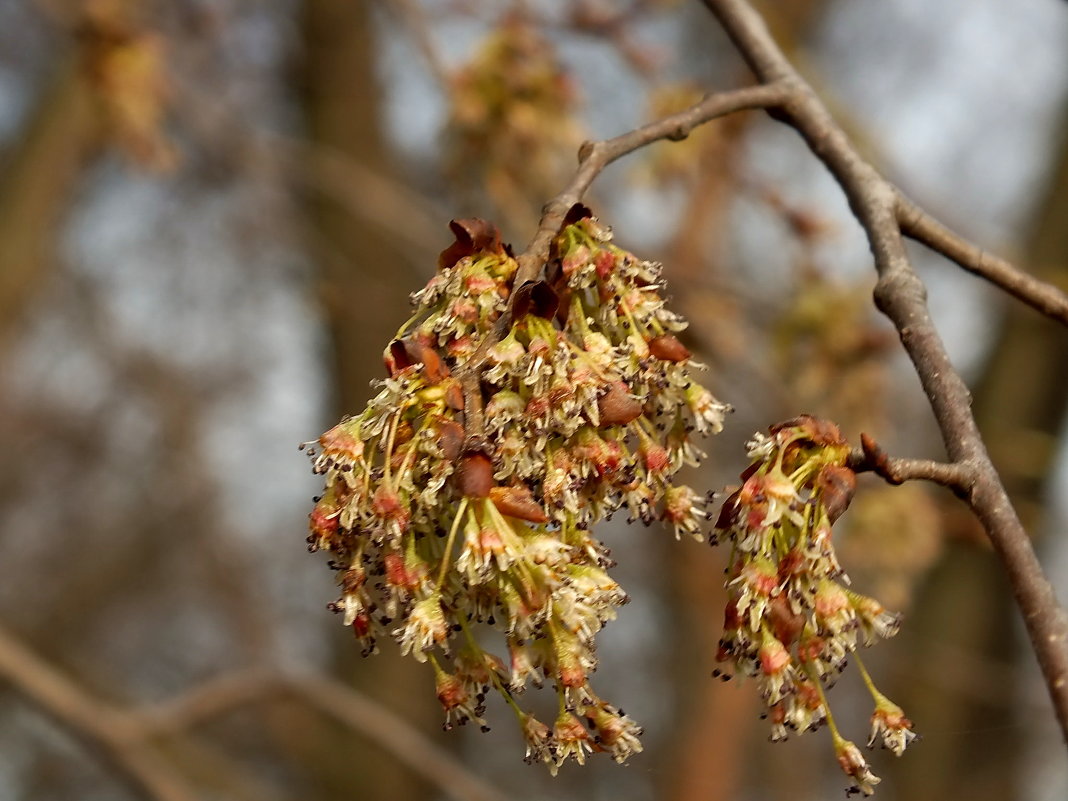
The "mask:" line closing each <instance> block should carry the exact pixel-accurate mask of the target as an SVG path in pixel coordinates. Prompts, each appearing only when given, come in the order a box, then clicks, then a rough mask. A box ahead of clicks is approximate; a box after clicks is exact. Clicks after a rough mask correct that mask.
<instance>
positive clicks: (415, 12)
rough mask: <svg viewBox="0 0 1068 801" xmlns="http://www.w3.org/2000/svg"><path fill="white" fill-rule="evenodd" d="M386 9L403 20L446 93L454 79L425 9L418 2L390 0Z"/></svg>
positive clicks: (433, 74) (427, 64)
mask: <svg viewBox="0 0 1068 801" xmlns="http://www.w3.org/2000/svg"><path fill="white" fill-rule="evenodd" d="M385 5H386V8H389V9H391V10H392V9H395V10H396V11H397V14H398V15H399V16H400V18H401V22H402V23H403V24H404V26H405V27H406V28H407V29H408V32H409V33H410V34H411V36H412V39H413V41H414V43H415V47H416V49H417V50H418V51H419V54H420V55H421V56H422V57H423V60H424V61H426V66H427V69H428V70H429V71H430V74H431V75H432V76H433V78H434V80H435V81H437V83H438V85H439V86H441V88H442V89H443V90H445V91H446V92H447V91H448V90H449V88H450V87H451V86H452V78H451V75H450V73H449V68H448V67H447V66H446V65H445V59H443V58H442V57H441V53H440V52H439V51H438V48H437V45H436V44H435V43H434V37H433V35H432V34H431V32H430V30H431V25H430V22H429V20H427V18H426V11H425V9H423V8H421V7H420V6H419V4H418V3H417V2H416V0H390V2H387V3H386V4H385Z"/></svg>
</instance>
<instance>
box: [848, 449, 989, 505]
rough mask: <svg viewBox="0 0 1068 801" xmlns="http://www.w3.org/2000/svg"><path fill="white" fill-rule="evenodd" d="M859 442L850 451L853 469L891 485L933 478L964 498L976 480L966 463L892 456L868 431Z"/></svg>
mask: <svg viewBox="0 0 1068 801" xmlns="http://www.w3.org/2000/svg"><path fill="white" fill-rule="evenodd" d="M860 444H861V447H860V448H859V449H855V450H853V451H852V452H851V453H850V454H849V461H848V465H849V467H850V469H852V470H853V471H854V472H857V473H864V472H871V473H875V475H877V476H879V477H880V478H882V479H883V480H885V481H886V482H887V483H888V484H895V485H896V484H904V483H905V482H906V481H915V480H920V481H931V482H933V483H935V484H941V485H942V486H943V487H946V488H947V489H951V490H953V492H954V493H956V494H957V495H959V496H960V497H962V498H964V497H966V496H967V494H968V490H969V489H970V488H971V486H972V483H973V481H974V476H973V474H972V470H971V469H970V466H969V465H966V464H954V463H952V462H936V461H933V460H931V459H902V458H899V457H892V456H890V455H888V454H887V453H886V451H884V450H883V449H882V448H881V447H879V445H878V443H876V441H875V440H874V439H872V438H871V437H870V436H869V435H867V434H861V435H860Z"/></svg>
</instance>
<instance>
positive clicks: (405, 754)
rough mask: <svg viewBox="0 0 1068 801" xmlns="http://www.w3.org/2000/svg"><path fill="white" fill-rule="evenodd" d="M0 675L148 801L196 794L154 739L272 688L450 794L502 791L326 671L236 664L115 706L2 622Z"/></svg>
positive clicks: (465, 797)
mask: <svg viewBox="0 0 1068 801" xmlns="http://www.w3.org/2000/svg"><path fill="white" fill-rule="evenodd" d="M0 681H4V682H7V683H8V684H10V685H11V686H12V688H13V689H14V690H15V691H17V692H18V693H19V694H20V695H21V696H22V697H24V698H26V699H27V700H29V701H31V702H32V703H33V704H34V705H35V706H37V707H38V708H39V709H41V710H42V711H44V712H45V713H46V714H48V715H49V716H50V717H51V718H52V719H53V720H55V721H56V722H57V723H59V724H60V725H61V726H62V727H63V728H65V729H66V730H67V731H69V732H71V733H72V734H74V735H76V736H77V737H78V738H79V739H80V740H82V741H83V742H84V743H85V744H86V745H87V746H88V747H89V748H90V749H92V750H93V751H94V752H96V753H97V754H99V755H100V756H101V758H102V759H103V760H104V761H105V762H107V763H108V764H109V765H110V766H111V767H112V768H113V770H114V772H115V774H116V776H117V777H118V778H119V779H121V780H122V781H123V782H124V783H125V784H126V785H127V786H129V787H130V789H131V790H132V791H133V792H134V793H135V794H136V795H137V796H138V797H139V798H144V799H148V801H196V799H197V798H199V794H198V793H197V792H195V790H194V789H193V788H192V787H191V786H190V785H189V783H187V781H186V780H185V778H184V777H183V776H182V775H181V774H180V773H179V772H178V771H177V770H176V769H175V768H174V767H173V766H172V765H171V764H170V763H169V762H167V761H166V760H164V759H163V758H162V757H161V756H160V753H159V752H158V751H157V749H156V747H155V741H156V740H158V739H161V738H166V737H173V736H177V735H180V734H187V733H188V732H189V730H190V729H192V728H194V727H195V726H197V725H200V724H202V723H204V722H206V721H208V720H211V719H213V718H216V717H218V716H220V715H223V714H226V713H227V712H230V711H232V710H234V709H237V708H240V707H243V706H247V705H249V704H252V703H256V702H259V701H263V700H264V699H267V698H270V697H271V696H276V695H277V696H290V697H292V698H295V699H297V700H299V701H302V702H303V703H306V704H307V705H308V706H310V707H312V708H313V709H316V710H318V711H319V712H321V713H322V714H324V715H327V716H328V717H331V718H333V719H334V720H337V721H339V722H340V723H342V724H343V725H345V726H347V727H349V728H351V729H352V730H353V731H356V732H359V733H361V734H363V735H365V736H366V737H367V738H368V740H370V741H372V742H374V743H375V744H376V745H379V746H381V747H382V748H384V749H386V750H387V751H389V752H390V753H392V754H393V755H394V757H395V758H396V759H397V761H398V762H400V763H401V764H403V765H405V766H406V767H407V768H408V769H409V770H411V771H412V772H414V773H416V774H418V775H419V776H421V777H422V778H424V779H425V780H426V781H427V782H429V783H430V784H433V785H434V786H436V787H437V788H438V789H439V790H440V791H441V792H442V793H443V794H444V795H445V796H447V797H449V798H451V799H453V800H454V801H505V799H506V798H507V796H506V795H505V794H504V793H503V792H501V791H499V790H497V789H496V788H494V787H493V786H492V785H490V784H488V783H487V782H486V781H485V780H483V779H482V778H480V777H479V776H477V775H475V774H474V773H472V772H471V771H469V770H468V769H467V768H465V767H464V766H463V765H462V764H460V763H459V762H457V761H456V759H455V758H453V757H452V756H451V755H450V754H449V753H448V752H446V751H445V750H443V749H442V748H440V747H438V746H437V745H435V744H434V743H433V742H431V741H430V740H429V739H427V738H426V737H425V736H424V735H423V734H422V733H421V732H420V731H418V730H417V729H415V728H413V727H412V726H409V725H408V724H407V723H406V722H404V721H403V720H402V719H400V718H399V717H397V716H396V715H395V714H394V713H393V712H391V711H390V710H389V709H387V708H386V707H384V706H382V705H381V704H379V703H378V702H376V701H374V700H372V699H370V698H368V697H366V696H365V695H363V694H362V693H359V692H357V691H356V690H353V689H352V688H350V687H347V686H345V685H344V684H341V683H340V682H338V681H335V680H333V679H330V678H328V677H326V676H317V675H310V676H291V675H287V674H286V673H283V672H281V671H275V670H263V669H246V670H237V671H234V672H233V673H229V674H225V675H223V676H220V677H218V678H215V679H212V680H210V681H207V682H204V683H203V684H200V685H198V686H196V687H194V688H193V689H191V690H189V691H188V692H186V693H184V694H183V695H180V696H178V697H176V698H173V699H171V700H169V701H166V702H163V703H160V704H155V705H152V706H147V707H142V708H139V709H121V708H119V707H116V706H113V705H111V704H107V703H105V702H103V701H101V700H99V699H97V698H94V697H93V696H92V695H90V694H89V693H87V692H86V691H85V690H83V689H82V688H80V687H78V686H77V685H76V684H75V683H74V682H73V681H72V680H71V679H70V678H68V677H67V676H64V675H63V674H62V673H61V672H59V671H58V670H56V669H55V668H54V667H53V666H52V665H50V664H48V662H47V661H45V660H44V659H42V658H41V657H40V656H38V655H37V654H35V653H33V651H31V650H30V649H29V648H27V647H26V646H25V645H23V644H22V643H21V642H20V641H19V640H18V638H17V637H15V636H14V635H12V634H11V633H9V632H8V631H7V630H6V629H4V628H3V627H2V626H0Z"/></svg>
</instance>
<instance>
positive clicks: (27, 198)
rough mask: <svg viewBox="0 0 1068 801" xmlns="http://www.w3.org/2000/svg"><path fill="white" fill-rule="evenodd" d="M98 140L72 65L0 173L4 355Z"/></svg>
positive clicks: (43, 99)
mask: <svg viewBox="0 0 1068 801" xmlns="http://www.w3.org/2000/svg"><path fill="white" fill-rule="evenodd" d="M93 139H94V125H93V115H92V113H91V106H90V103H89V99H88V97H87V96H86V90H85V87H84V85H83V83H82V81H81V80H80V77H79V75H78V70H77V65H76V63H75V61H74V60H73V59H68V62H67V63H66V64H65V65H64V66H63V67H62V68H61V69H60V70H59V71H58V73H57V75H56V76H55V77H54V78H53V82H52V85H51V86H50V87H48V89H46V91H45V92H44V93H43V94H42V96H41V98H40V100H39V101H38V104H37V108H36V109H35V111H34V113H33V115H32V117H31V118H30V121H29V123H28V124H27V125H26V130H25V132H24V133H23V135H22V137H21V138H20V139H19V141H18V142H17V144H15V145H14V146H13V147H12V148H10V150H9V151H8V152H7V153H6V154H5V157H4V159H3V164H2V169H0V176H2V178H0V349H2V348H4V346H6V345H7V343H8V342H9V340H10V338H11V334H12V331H13V329H14V328H15V327H16V325H17V324H18V322H19V321H20V320H21V319H23V311H24V310H25V308H26V305H27V303H28V302H29V300H30V298H31V297H32V296H33V293H34V290H35V289H36V288H37V287H38V286H39V285H40V284H41V283H43V281H44V278H45V276H46V275H47V273H48V268H49V267H50V265H51V262H52V259H53V257H54V253H53V247H52V246H53V242H54V241H55V231H56V222H57V220H58V218H59V216H60V214H62V212H63V211H64V209H66V207H67V204H68V203H69V202H70V198H71V196H72V195H73V187H74V185H75V183H76V182H77V180H78V177H79V175H80V173H81V166H82V162H83V159H84V157H85V155H86V153H87V151H88V150H89V147H90V146H91V144H92V141H93Z"/></svg>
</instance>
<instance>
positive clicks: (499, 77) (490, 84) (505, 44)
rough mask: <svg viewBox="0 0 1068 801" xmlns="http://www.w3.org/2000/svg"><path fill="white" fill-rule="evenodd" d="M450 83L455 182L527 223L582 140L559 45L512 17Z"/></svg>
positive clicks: (450, 158) (449, 147) (449, 138)
mask: <svg viewBox="0 0 1068 801" xmlns="http://www.w3.org/2000/svg"><path fill="white" fill-rule="evenodd" d="M450 79H451V80H450V87H449V88H450V90H451V91H450V92H449V99H450V101H451V103H450V108H449V118H448V121H447V123H446V126H445V137H444V143H443V144H444V146H445V152H446V156H447V162H448V164H447V165H446V166H447V171H448V173H449V176H450V179H451V181H452V183H453V185H454V186H456V187H458V188H460V189H474V190H476V191H477V192H478V193H479V197H480V198H483V199H484V198H485V196H486V195H489V197H490V198H491V199H492V200H493V202H494V203H495V204H496V206H497V207H498V208H499V209H500V210H501V211H502V212H504V213H506V214H507V215H508V217H509V218H510V220H511V221H512V222H519V221H521V220H522V221H526V220H529V217H530V211H531V208H536V204H532V203H531V200H532V199H533V198H544V197H548V196H550V195H551V194H553V193H554V192H555V191H556V189H557V186H558V185H559V183H560V182H561V181H562V180H564V178H565V176H566V174H567V172H568V171H569V170H570V167H571V162H572V160H573V154H574V152H575V150H576V148H578V146H579V145H580V144H581V143H582V139H583V136H582V134H581V130H580V126H578V125H577V124H576V119H577V115H576V106H577V101H578V96H577V92H576V87H575V85H574V83H573V81H572V80H571V78H570V76H569V75H568V73H567V71H566V70H565V69H564V65H563V63H562V62H561V61H560V59H559V58H557V54H556V44H555V42H553V41H552V40H550V39H546V38H545V37H544V36H542V34H541V33H540V32H539V30H538V27H537V26H536V25H532V24H531V23H530V22H529V21H527V20H525V19H523V17H522V16H518V15H516V16H510V17H507V18H505V19H504V20H502V21H501V23H500V24H499V25H496V26H495V27H494V30H493V31H492V33H491V34H490V35H489V36H488V37H487V38H486V39H485V40H484V41H483V42H482V43H481V44H480V45H479V46H478V47H477V48H476V50H475V55H474V58H473V59H472V60H471V61H469V62H468V63H466V64H465V65H463V66H462V67H461V68H460V69H458V70H457V71H456V72H455V73H454V74H453V75H452V76H450Z"/></svg>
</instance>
